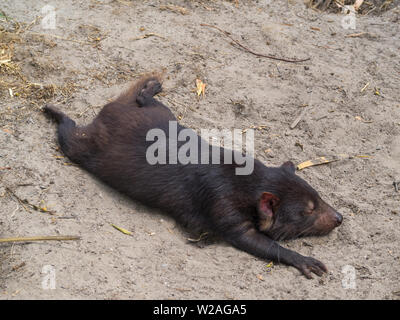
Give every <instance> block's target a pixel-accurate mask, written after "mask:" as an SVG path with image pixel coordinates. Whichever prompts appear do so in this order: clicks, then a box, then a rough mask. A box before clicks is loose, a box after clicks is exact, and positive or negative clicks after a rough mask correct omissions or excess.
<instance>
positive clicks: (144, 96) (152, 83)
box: [136, 79, 162, 107]
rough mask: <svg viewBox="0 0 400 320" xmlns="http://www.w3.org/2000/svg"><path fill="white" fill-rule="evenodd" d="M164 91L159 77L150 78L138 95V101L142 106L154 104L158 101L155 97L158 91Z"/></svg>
mask: <svg viewBox="0 0 400 320" xmlns="http://www.w3.org/2000/svg"><path fill="white" fill-rule="evenodd" d="M161 91H162V86H161V83H160V82H159V81H158V80H157V79H151V80H149V81H148V82H147V83H146V84H145V86H144V87H143V89H142V90H140V92H139V94H138V95H137V97H136V102H137V103H138V105H139V106H140V107H144V106H146V105H153V104H155V103H157V101H156V100H155V99H154V98H153V97H154V96H155V95H156V94H157V93H160V92H161Z"/></svg>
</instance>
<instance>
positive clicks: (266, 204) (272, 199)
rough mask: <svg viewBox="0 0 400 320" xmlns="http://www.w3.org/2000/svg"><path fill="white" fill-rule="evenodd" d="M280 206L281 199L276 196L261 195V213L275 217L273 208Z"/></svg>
mask: <svg viewBox="0 0 400 320" xmlns="http://www.w3.org/2000/svg"><path fill="white" fill-rule="evenodd" d="M278 204H279V198H278V197H277V196H276V195H274V194H272V193H270V192H264V193H263V194H262V195H261V199H260V204H259V210H260V213H262V214H264V215H266V216H268V217H273V215H274V211H273V207H274V206H276V205H278Z"/></svg>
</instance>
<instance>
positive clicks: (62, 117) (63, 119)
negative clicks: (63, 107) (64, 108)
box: [43, 104, 76, 127]
mask: <svg viewBox="0 0 400 320" xmlns="http://www.w3.org/2000/svg"><path fill="white" fill-rule="evenodd" d="M43 111H44V112H45V113H47V114H48V115H49V116H50V117H52V118H53V119H54V120H56V121H57V123H58V124H70V125H71V126H73V127H75V126H76V125H75V121H73V120H72V119H71V118H70V117H68V116H67V115H66V114H65V113H64V112H61V111H60V110H58V109H57V108H56V107H55V106H53V105H51V104H46V105H45V106H44V107H43Z"/></svg>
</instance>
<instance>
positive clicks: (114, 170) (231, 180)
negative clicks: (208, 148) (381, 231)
mask: <svg viewBox="0 0 400 320" xmlns="http://www.w3.org/2000/svg"><path fill="white" fill-rule="evenodd" d="M160 91H161V84H160V82H159V79H158V77H157V76H156V75H150V76H148V77H144V78H142V79H141V80H140V81H138V82H137V83H136V84H135V85H133V86H132V87H131V88H130V89H129V90H128V91H126V92H125V93H124V94H122V95H121V96H120V97H119V98H117V99H116V100H115V101H113V102H111V103H109V104H107V105H106V106H104V108H103V109H102V110H101V112H100V113H99V115H98V116H97V117H96V118H95V119H94V120H93V122H92V123H91V124H89V125H88V126H85V127H77V126H76V124H75V122H74V121H73V120H71V119H70V118H69V117H68V116H66V115H65V114H64V113H62V112H60V111H59V110H57V109H56V108H55V107H53V106H46V107H45V108H44V110H45V111H46V112H47V113H48V114H50V115H52V116H53V118H55V119H56V121H57V122H58V123H59V126H58V139H59V143H60V145H61V148H62V150H63V152H64V153H65V154H66V155H67V156H68V157H69V158H70V159H71V160H72V161H74V162H76V163H78V164H80V165H81V166H82V167H83V168H85V169H86V170H88V171H89V172H91V173H92V174H94V175H96V176H97V177H99V178H100V179H101V180H103V181H104V182H105V183H107V184H109V185H111V186H112V187H114V188H116V189H117V190H119V191H121V192H123V193H125V194H127V195H128V196H130V197H131V198H133V199H135V200H138V201H140V202H142V203H144V204H146V205H149V206H152V207H156V208H159V209H161V210H163V211H164V212H166V213H168V214H170V215H171V216H173V217H174V218H175V219H176V220H178V221H179V222H180V223H182V224H183V225H184V226H186V227H187V228H189V229H191V230H197V229H203V230H204V229H208V230H210V231H213V232H215V233H217V234H219V235H220V236H222V237H223V238H224V239H225V240H226V241H227V242H229V243H231V244H232V245H233V246H235V247H237V248H239V249H241V250H244V251H247V252H249V253H251V254H254V255H256V256H258V257H261V258H264V259H269V260H274V261H276V262H282V263H285V264H288V265H292V266H294V267H296V268H297V269H299V270H300V271H301V272H302V273H303V274H304V275H305V276H306V277H308V278H310V277H311V272H314V273H315V274H317V275H322V273H323V272H326V271H327V269H326V267H325V266H324V265H323V264H322V263H321V262H319V261H318V260H315V259H313V258H311V257H305V256H302V255H300V254H298V253H296V252H294V251H291V250H288V249H285V248H283V247H281V246H279V244H278V243H277V242H276V241H274V240H279V239H289V238H295V237H299V236H307V235H324V234H327V233H329V232H330V231H331V230H332V229H334V228H335V227H336V226H338V225H339V224H340V223H341V221H342V217H341V215H340V214H339V213H337V212H336V211H335V210H334V209H333V208H331V207H330V206H329V205H328V204H326V203H325V202H324V201H323V200H322V199H321V198H320V197H319V195H318V193H317V192H316V191H315V190H314V189H313V188H312V187H311V186H310V185H309V184H307V182H305V181H304V180H303V179H301V178H300V177H298V176H297V175H296V174H295V168H294V165H293V163H291V162H286V163H284V164H283V165H282V166H280V167H275V168H273V167H266V166H264V165H263V164H262V163H261V162H259V161H257V160H254V171H253V173H252V174H250V175H247V176H246V175H242V176H241V175H236V174H235V168H237V167H240V165H238V164H236V163H235V161H234V163H233V164H223V163H224V161H223V159H224V152H223V151H224V149H222V148H221V149H219V151H220V158H221V164H208V165H205V164H187V165H182V164H179V163H178V164H155V165H150V164H149V163H148V162H147V161H146V157H145V154H146V150H147V148H148V147H149V146H150V145H151V143H152V142H149V141H146V134H147V132H148V131H149V130H150V129H153V128H160V129H162V130H164V132H165V133H166V135H167V136H168V124H169V121H176V118H175V116H174V115H173V114H172V112H171V111H170V110H169V109H168V108H167V107H166V106H165V105H163V104H162V103H160V102H159V101H157V100H155V99H154V98H153V96H154V95H155V94H157V93H158V92H160ZM182 129H185V127H183V126H181V125H179V124H178V131H180V130H182ZM199 141H200V140H199ZM182 144H183V142H178V147H179V146H180V145H182ZM167 150H168V149H167ZM167 163H168V159H167Z"/></svg>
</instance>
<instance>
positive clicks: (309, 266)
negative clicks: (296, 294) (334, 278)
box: [292, 255, 328, 279]
mask: <svg viewBox="0 0 400 320" xmlns="http://www.w3.org/2000/svg"><path fill="white" fill-rule="evenodd" d="M292 265H293V266H294V267H295V268H297V269H298V270H300V272H301V273H302V274H303V275H304V276H305V277H306V278H307V279H312V275H311V273H312V272H313V273H315V274H316V275H318V276H322V275H323V274H324V273H325V272H328V269H327V268H326V267H325V265H324V264H323V263H322V262H320V261H318V260H317V259H314V258H311V257H304V256H301V255H299V257H296V258H295V259H294V261H293V262H292Z"/></svg>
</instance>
